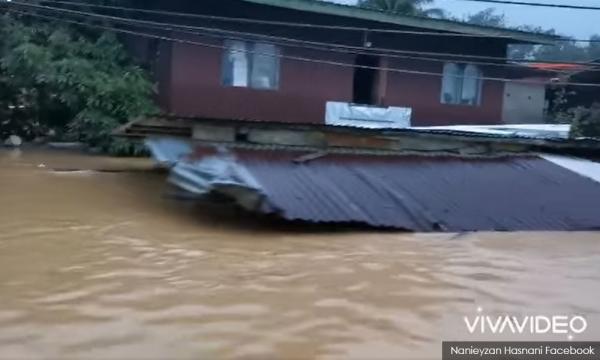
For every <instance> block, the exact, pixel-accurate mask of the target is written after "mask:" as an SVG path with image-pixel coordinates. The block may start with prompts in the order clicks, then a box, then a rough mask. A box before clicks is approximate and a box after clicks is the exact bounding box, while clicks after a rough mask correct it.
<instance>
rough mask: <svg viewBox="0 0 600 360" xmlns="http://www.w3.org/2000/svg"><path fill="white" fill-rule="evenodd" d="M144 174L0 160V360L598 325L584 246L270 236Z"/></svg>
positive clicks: (396, 354)
mask: <svg viewBox="0 0 600 360" xmlns="http://www.w3.org/2000/svg"><path fill="white" fill-rule="evenodd" d="M147 166H148V163H147V162H146V161H144V160H127V159H110V158H101V157H91V156H84V155H75V154H69V153H59V152H41V151H23V152H20V151H5V150H0V359H201V358H256V359H265V358H285V359H312V358H322V359H328V358H334V359H338V358H343V359H346V358H352V359H377V358H396V359H398V358H426V359H436V358H439V357H440V353H441V352H440V343H441V341H442V340H443V339H444V338H445V337H446V336H448V334H444V332H445V330H444V328H447V324H446V325H445V324H444V321H445V320H444V319H445V318H447V316H448V314H459V315H460V314H473V312H474V311H475V309H477V308H478V307H479V306H482V305H483V306H485V307H486V310H489V311H506V312H511V311H512V312H518V313H524V312H534V313H553V312H559V313H585V314H589V315H596V314H599V313H600V301H598V299H600V271H599V270H600V235H599V234H598V233H578V234H573V233H554V234H550V233H517V234H465V235H446V234H416V235H413V234H402V233H377V232H365V231H362V232H338V233H331V232H329V233H328V232H324V231H314V229H312V230H311V231H310V232H308V231H302V227H301V226H294V227H293V228H288V229H286V228H285V227H283V226H277V227H276V228H269V226H268V225H266V224H264V223H262V224H261V223H256V222H255V221H254V220H252V219H248V218H247V217H245V216H243V215H238V216H237V217H236V216H235V215H233V216H225V217H221V216H216V215H215V214H214V211H213V210H208V209H204V210H203V209H202V208H198V207H190V206H184V204H182V203H178V202H176V201H173V200H169V199H168V198H167V197H165V196H164V189H163V186H164V175H162V174H160V173H154V172H147V171H142V170H143V169H144V168H146V167H147ZM76 169H79V170H81V171H71V170H76ZM125 169H128V170H132V171H126V172H119V171H116V172H114V171H113V172H106V171H95V170H125ZM56 170H58V171H56ZM64 170H69V171H64Z"/></svg>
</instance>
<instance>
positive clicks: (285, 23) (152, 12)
mask: <svg viewBox="0 0 600 360" xmlns="http://www.w3.org/2000/svg"><path fill="white" fill-rule="evenodd" d="M40 2H41V3H50V4H58V5H65V6H73V7H89V8H95V9H104V10H120V11H130V12H137V13H140V14H150V15H161V16H173V17H186V18H195V19H202V20H216V21H223V22H234V23H245V24H260V25H275V26H286V27H300V28H316V29H326V30H346V31H358V32H372V33H387V34H407V35H419V36H441V37H472V38H491V37H493V38H505V39H511V38H512V37H511V36H508V35H496V36H489V35H482V34H464V33H443V32H434V31H412V30H395V29H382V28H368V27H354V26H337V25H324V24H310V23H298V22H289V21H274V20H262V19H250V18H240V17H226V16H217V15H205V14H190V13H182V12H173V11H164V10H150V9H140V8H132V7H124V6H115V5H98V4H88V3H81V2H70V1H61V0H42V1H40ZM465 25H470V24H468V23H465ZM503 30H510V31H520V32H523V33H526V32H525V31H521V30H518V29H503ZM542 35H543V34H542ZM552 41H560V42H581V43H590V42H600V40H593V39H565V38H560V37H558V36H556V38H554V39H553V40H552Z"/></svg>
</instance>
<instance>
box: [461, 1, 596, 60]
mask: <svg viewBox="0 0 600 360" xmlns="http://www.w3.org/2000/svg"><path fill="white" fill-rule="evenodd" d="M465 22H468V23H470V24H475V25H481V26H495V27H504V28H508V25H507V23H506V17H505V16H504V14H500V13H497V12H496V9H495V8H488V9H485V10H482V11H480V12H478V13H475V14H472V15H470V16H468V17H467V18H466V19H465ZM515 29H516V30H521V31H527V32H534V33H539V34H547V35H557V32H556V30H555V29H546V30H545V29H542V28H540V27H534V26H529V25H524V26H519V27H516V28H515ZM563 37H564V38H565V39H567V40H568V39H572V38H570V37H568V36H563ZM590 39H591V40H600V35H592V36H591V38H590ZM509 57H510V58H512V59H533V60H540V61H544V60H550V61H587V60H595V59H600V43H598V42H595V43H594V42H592V43H590V44H589V45H588V46H582V45H580V44H578V43H577V42H576V41H574V40H573V41H563V42H560V43H559V44H557V45H534V44H524V45H513V46H511V47H510V52H509Z"/></svg>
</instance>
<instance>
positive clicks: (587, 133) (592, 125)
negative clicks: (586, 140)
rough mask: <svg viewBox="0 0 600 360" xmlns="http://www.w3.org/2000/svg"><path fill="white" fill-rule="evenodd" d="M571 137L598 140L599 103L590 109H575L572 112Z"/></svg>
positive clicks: (599, 127)
mask: <svg viewBox="0 0 600 360" xmlns="http://www.w3.org/2000/svg"><path fill="white" fill-rule="evenodd" d="M573 113H574V118H573V122H572V130H571V136H572V137H575V138H579V137H595V138H600V103H596V104H594V105H592V107H590V108H587V109H586V108H577V109H575V110H574V111H573Z"/></svg>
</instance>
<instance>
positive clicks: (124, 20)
mask: <svg viewBox="0 0 600 360" xmlns="http://www.w3.org/2000/svg"><path fill="white" fill-rule="evenodd" d="M9 4H12V5H17V6H25V7H30V8H35V9H41V10H47V11H53V12H58V13H66V14H71V15H76V16H83V17H95V18H100V19H105V20H111V21H115V22H120V23H122V24H126V25H134V26H138V27H139V26H140V25H144V26H146V27H154V28H158V29H163V30H171V31H173V30H176V29H183V30H185V31H189V30H191V31H198V30H200V31H209V32H211V31H212V32H219V33H226V34H234V35H241V36H253V37H256V38H260V39H269V40H274V41H283V42H289V43H295V44H301V45H303V46H302V47H305V46H304V45H310V46H325V47H336V48H340V49H345V50H347V51H362V52H363V53H365V54H374V55H381V56H390V57H393V56H395V55H390V54H402V55H407V54H408V55H418V56H422V55H424V56H439V57H447V58H457V59H461V60H458V61H461V62H466V63H468V62H469V61H470V60H463V59H477V60H487V61H500V62H502V63H503V64H496V65H510V66H520V65H515V64H506V63H505V62H506V60H508V59H506V58H504V57H495V56H482V55H465V54H454V53H441V52H424V51H411V50H397V49H386V48H374V47H360V46H351V45H342V44H337V43H323V42H315V41H306V40H299V39H295V38H287V37H281V36H273V35H263V34H255V33H247V32H239V31H232V30H224V29H220V28H212V27H198V26H190V25H179V24H172V23H164V22H156V21H147V20H139V19H132V18H123V17H118V16H112V15H103V14H98V13H93V12H85V11H79V10H71V9H64V8H60V7H52V6H44V5H35V4H26V3H22V2H17V1H13V2H10V3H9ZM179 31H180V30H179ZM185 31H182V32H185ZM287 45H289V44H287ZM321 50H322V49H321ZM327 50H331V49H327ZM338 52H340V51H338ZM375 52H378V53H375ZM398 57H400V56H398ZM417 60H429V59H427V58H418V59H417ZM437 61H441V60H439V59H437ZM540 61H542V62H546V63H557V64H571V65H583V66H592V65H594V64H591V63H590V62H587V61H586V62H573V61H571V62H566V61H543V60H529V59H524V60H519V62H522V63H539V62H540ZM473 63H475V62H473ZM485 64H486V65H490V66H494V65H495V64H493V63H487V62H486V63H485Z"/></svg>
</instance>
